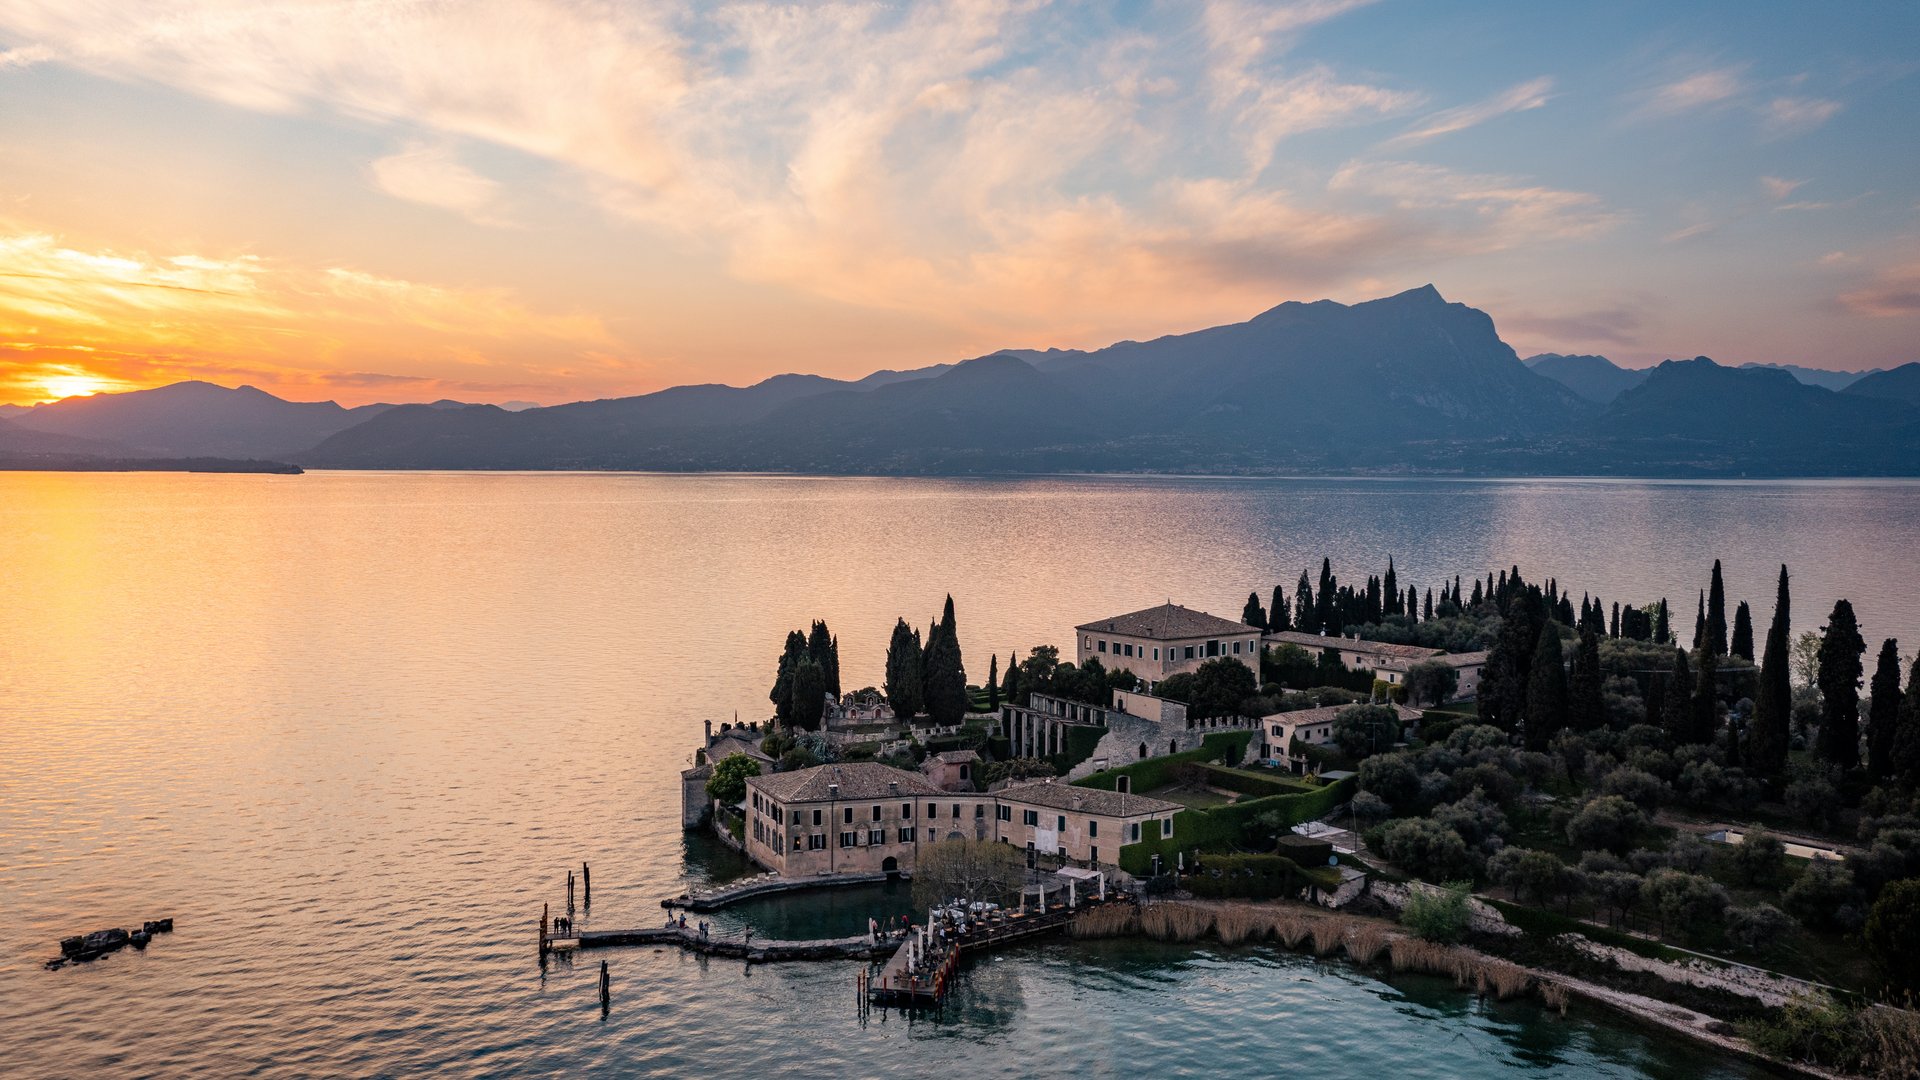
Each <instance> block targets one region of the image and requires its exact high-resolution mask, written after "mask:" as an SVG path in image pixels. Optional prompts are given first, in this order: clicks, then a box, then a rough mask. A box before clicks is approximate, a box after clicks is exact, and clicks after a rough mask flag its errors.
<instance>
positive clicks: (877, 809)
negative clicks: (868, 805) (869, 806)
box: [873, 804, 880, 821]
mask: <svg viewBox="0 0 1920 1080" xmlns="http://www.w3.org/2000/svg"><path fill="white" fill-rule="evenodd" d="M873 820H875V821H879V820H880V807H879V805H878V804H875V806H874V808H873Z"/></svg>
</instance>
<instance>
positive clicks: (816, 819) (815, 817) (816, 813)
mask: <svg viewBox="0 0 1920 1080" xmlns="http://www.w3.org/2000/svg"><path fill="white" fill-rule="evenodd" d="M813 825H814V827H815V828H819V827H820V811H819V810H818V809H816V810H814V812H813Z"/></svg>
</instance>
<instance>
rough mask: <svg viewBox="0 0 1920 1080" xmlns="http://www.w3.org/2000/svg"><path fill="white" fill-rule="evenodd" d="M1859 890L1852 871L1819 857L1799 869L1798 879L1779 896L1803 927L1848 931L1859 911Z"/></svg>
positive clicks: (1782, 903)
mask: <svg viewBox="0 0 1920 1080" xmlns="http://www.w3.org/2000/svg"><path fill="white" fill-rule="evenodd" d="M1858 897H1859V890H1857V889H1856V888H1854V884H1853V871H1851V870H1848V869H1847V868H1846V867H1844V866H1841V865H1840V864H1838V863H1834V862H1828V861H1824V860H1816V861H1814V862H1812V863H1809V864H1808V865H1807V868H1806V869H1805V870H1802V871H1801V872H1800V878H1799V880H1797V881H1795V882H1794V883H1793V884H1792V885H1791V886H1788V888H1787V891H1786V893H1785V894H1784V895H1783V896H1781V898H1780V905H1781V906H1782V907H1784V908H1786V909H1787V914H1789V915H1792V916H1793V917H1794V918H1796V919H1799V920H1800V924H1801V925H1802V926H1807V927H1811V928H1813V929H1816V930H1849V929H1852V927H1851V926H1849V925H1847V924H1848V923H1850V922H1853V921H1854V918H1855V916H1854V915H1853V914H1850V913H1854V912H1858V910H1859V908H1858V907H1857V906H1856V902H1857V900H1858Z"/></svg>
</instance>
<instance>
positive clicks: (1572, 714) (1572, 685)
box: [1567, 627, 1607, 732]
mask: <svg viewBox="0 0 1920 1080" xmlns="http://www.w3.org/2000/svg"><path fill="white" fill-rule="evenodd" d="M1600 676H1601V672H1600V635H1599V634H1598V633H1597V632H1596V631H1594V629H1593V628H1592V627H1588V628H1587V629H1585V630H1583V631H1581V632H1580V651H1578V652H1576V653H1574V656H1573V678H1572V680H1571V681H1570V682H1569V683H1568V684H1567V723H1568V724H1569V725H1571V726H1572V728H1573V729H1574V730H1575V731H1581V732H1585V731H1593V730H1595V729H1597V728H1601V727H1605V726H1606V723H1607V705H1606V698H1605V696H1604V695H1602V694H1601V692H1600V687H1601V683H1600Z"/></svg>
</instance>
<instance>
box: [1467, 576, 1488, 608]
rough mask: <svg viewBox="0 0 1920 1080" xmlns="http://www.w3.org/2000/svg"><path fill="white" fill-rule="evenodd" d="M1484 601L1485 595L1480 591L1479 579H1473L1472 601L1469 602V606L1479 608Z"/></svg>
mask: <svg viewBox="0 0 1920 1080" xmlns="http://www.w3.org/2000/svg"><path fill="white" fill-rule="evenodd" d="M1485 600H1486V595H1485V594H1484V593H1482V592H1481V591H1480V579H1479V578H1474V579H1473V599H1472V600H1471V601H1470V604H1471V606H1473V607H1479V606H1480V605H1481V604H1482V603H1483V602H1485Z"/></svg>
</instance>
